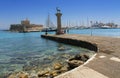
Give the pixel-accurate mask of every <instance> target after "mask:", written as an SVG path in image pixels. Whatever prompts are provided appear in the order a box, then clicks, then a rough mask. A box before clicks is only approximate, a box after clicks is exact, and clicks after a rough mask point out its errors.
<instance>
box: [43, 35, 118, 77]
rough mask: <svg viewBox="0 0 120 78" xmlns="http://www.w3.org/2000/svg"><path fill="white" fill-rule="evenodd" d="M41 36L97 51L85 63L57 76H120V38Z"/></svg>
mask: <svg viewBox="0 0 120 78" xmlns="http://www.w3.org/2000/svg"><path fill="white" fill-rule="evenodd" d="M41 37H43V38H47V39H51V40H55V41H59V42H63V43H67V44H72V45H77V46H80V47H83V48H87V49H90V50H93V51H96V55H94V56H93V58H91V59H89V60H88V61H87V63H85V64H84V65H82V66H79V67H77V68H75V69H73V70H71V71H68V72H66V73H64V74H61V75H59V76H57V77H55V78H120V38H111V37H100V36H87V35H77V34H63V35H41Z"/></svg>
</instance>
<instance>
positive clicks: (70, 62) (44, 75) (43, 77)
mask: <svg viewBox="0 0 120 78" xmlns="http://www.w3.org/2000/svg"><path fill="white" fill-rule="evenodd" d="M67 56H68V55H66V57H67ZM88 59H89V55H87V54H76V55H74V56H71V57H69V58H68V59H67V60H66V61H65V63H63V62H61V61H56V62H54V63H53V64H52V65H49V66H48V67H46V68H37V69H33V68H32V69H31V70H32V71H27V70H26V71H25V70H24V71H21V72H14V73H11V74H10V75H9V76H8V77H7V78H54V77H55V76H58V75H60V74H62V73H65V72H67V71H69V70H71V69H73V68H75V67H78V66H80V65H82V64H84V62H86V61H87V60H88Z"/></svg>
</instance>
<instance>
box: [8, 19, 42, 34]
mask: <svg viewBox="0 0 120 78" xmlns="http://www.w3.org/2000/svg"><path fill="white" fill-rule="evenodd" d="M42 29H43V25H36V24H30V21H29V20H28V19H26V20H22V21H21V24H11V25H10V31H15V32H37V31H41V30H42Z"/></svg>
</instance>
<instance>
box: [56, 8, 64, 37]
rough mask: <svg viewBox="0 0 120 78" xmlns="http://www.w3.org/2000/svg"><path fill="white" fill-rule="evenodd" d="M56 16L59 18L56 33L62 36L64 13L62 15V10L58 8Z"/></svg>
mask: <svg viewBox="0 0 120 78" xmlns="http://www.w3.org/2000/svg"><path fill="white" fill-rule="evenodd" d="M56 16H57V31H56V34H57V35H60V34H62V33H63V32H62V30H61V16H62V13H60V10H59V9H58V8H57V13H56Z"/></svg>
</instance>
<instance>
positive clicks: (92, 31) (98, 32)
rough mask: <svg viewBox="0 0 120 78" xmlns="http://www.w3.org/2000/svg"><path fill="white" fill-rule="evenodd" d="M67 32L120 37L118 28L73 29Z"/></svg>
mask: <svg viewBox="0 0 120 78" xmlns="http://www.w3.org/2000/svg"><path fill="white" fill-rule="evenodd" d="M69 33H70V34H85V35H93V36H106V37H117V38H120V28H119V29H74V30H70V31H69Z"/></svg>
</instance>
